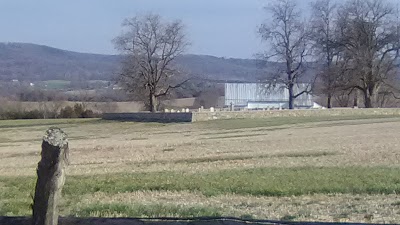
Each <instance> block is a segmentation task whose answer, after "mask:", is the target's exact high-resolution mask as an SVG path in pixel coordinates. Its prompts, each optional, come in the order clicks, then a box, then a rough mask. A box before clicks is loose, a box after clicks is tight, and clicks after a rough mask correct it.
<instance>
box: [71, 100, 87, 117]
mask: <svg viewBox="0 0 400 225" xmlns="http://www.w3.org/2000/svg"><path fill="white" fill-rule="evenodd" d="M74 112H75V115H76V116H77V117H79V118H84V117H82V116H83V114H84V113H85V107H83V105H82V104H78V103H76V104H75V105H74Z"/></svg>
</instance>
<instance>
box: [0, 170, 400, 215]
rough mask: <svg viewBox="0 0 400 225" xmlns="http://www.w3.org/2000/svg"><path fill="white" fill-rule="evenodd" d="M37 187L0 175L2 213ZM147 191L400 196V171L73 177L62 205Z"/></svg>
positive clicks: (23, 203)
mask: <svg viewBox="0 0 400 225" xmlns="http://www.w3.org/2000/svg"><path fill="white" fill-rule="evenodd" d="M34 183H35V180H34V178H33V177H0V211H2V212H6V215H27V213H29V212H30V211H29V209H30V208H29V207H30V203H31V195H32V194H33V190H34ZM142 190H148V191H190V192H196V193H202V194H204V195H206V196H217V195H221V194H228V193H230V194H238V195H252V196H294V195H308V194H333V193H343V194H393V193H400V168H371V167H348V168H336V167H335V168H314V167H301V168H257V169H246V170H226V171H218V172H211V173H198V174H186V173H177V172H158V173H132V174H126V173H123V174H107V175H96V176H70V177H67V181H66V184H65V187H64V191H63V193H64V199H65V201H66V202H68V204H67V205H64V206H63V207H66V208H71V207H73V206H75V205H76V204H77V203H78V202H79V201H80V200H81V198H82V197H83V196H84V195H90V194H93V193H96V192H102V193H105V194H107V195H114V194H118V193H129V192H135V191H142ZM107 207H108V208H110V207H111V206H107V205H106V206H103V208H100V209H101V210H103V211H104V210H105V211H104V212H107ZM131 207H134V206H129V207H128V209H127V210H128V211H132V212H136V211H135V210H136V209H135V208H131ZM100 209H99V212H100V211H101V210H100ZM89 211H91V210H89ZM83 215H86V214H83ZM129 215H130V214H129ZM132 215H133V214H132Z"/></svg>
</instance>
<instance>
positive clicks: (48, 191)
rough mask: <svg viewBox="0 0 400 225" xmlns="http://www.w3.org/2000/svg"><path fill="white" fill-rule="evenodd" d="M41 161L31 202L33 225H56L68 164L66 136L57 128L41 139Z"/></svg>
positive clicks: (48, 131)
mask: <svg viewBox="0 0 400 225" xmlns="http://www.w3.org/2000/svg"><path fill="white" fill-rule="evenodd" d="M41 156H42V158H41V160H40V162H39V164H38V168H37V176H38V179H37V182H36V188H35V197H34V200H33V207H32V210H33V218H32V224H33V225H57V223H58V207H57V205H58V202H59V200H60V197H61V189H62V187H63V185H64V182H65V167H66V166H67V164H68V141H67V135H66V134H65V133H64V132H63V131H62V130H61V129H59V128H50V129H49V130H47V132H46V135H45V136H44V138H43V143H42V153H41Z"/></svg>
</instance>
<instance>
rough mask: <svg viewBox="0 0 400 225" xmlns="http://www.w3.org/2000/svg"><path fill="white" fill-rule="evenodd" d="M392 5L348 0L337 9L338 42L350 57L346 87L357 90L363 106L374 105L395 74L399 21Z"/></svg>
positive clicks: (399, 49) (399, 44) (399, 45)
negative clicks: (361, 97) (338, 16)
mask: <svg viewBox="0 0 400 225" xmlns="http://www.w3.org/2000/svg"><path fill="white" fill-rule="evenodd" d="M395 9H396V8H395V6H394V5H392V4H390V3H389V2H387V1H384V0H362V1H361V0H349V1H348V2H347V3H346V4H345V5H344V6H343V7H342V8H341V9H340V10H339V13H340V22H339V26H340V31H341V35H340V36H341V40H340V44H341V45H342V46H343V47H344V48H345V51H346V52H347V54H348V56H349V57H350V59H351V63H349V66H350V67H352V72H351V73H349V76H348V79H347V80H348V85H347V87H346V88H348V89H356V90H359V91H360V92H361V93H362V95H363V99H364V105H365V107H366V108H372V107H374V106H375V105H376V103H377V99H378V96H379V94H380V91H381V90H384V92H385V93H386V92H387V90H388V88H387V87H388V86H391V81H392V80H393V78H394V77H395V76H397V69H398V68H397V65H396V62H398V59H399V55H400V32H399V27H400V24H399V23H398V20H397V19H396V18H397V17H396V10H395Z"/></svg>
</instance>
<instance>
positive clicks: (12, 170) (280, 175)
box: [0, 115, 400, 223]
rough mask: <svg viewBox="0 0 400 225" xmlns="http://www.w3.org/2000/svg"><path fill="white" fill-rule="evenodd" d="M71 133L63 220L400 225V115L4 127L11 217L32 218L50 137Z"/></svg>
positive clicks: (6, 201)
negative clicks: (51, 132) (53, 129)
mask: <svg viewBox="0 0 400 225" xmlns="http://www.w3.org/2000/svg"><path fill="white" fill-rule="evenodd" d="M50 126H58V127H61V128H62V129H63V130H65V132H67V134H68V135H69V143H70V161H71V165H70V166H69V167H68V170H67V181H66V184H65V187H64V191H63V199H62V205H61V206H60V211H61V215H64V216H68V215H72V216H83V217H87V216H102V217H114V216H117V217H159V216H178V217H191V216H235V217H243V218H258V219H278V220H301V221H354V222H375V223H396V222H398V221H400V197H399V196H398V193H399V192H400V166H399V165H400V151H399V147H400V138H399V137H400V136H399V133H400V117H395V116H389V115H388V116H336V117H318V118H307V117H298V118H295V117H281V118H270V119H236V120H218V121H209V122H199V123H193V124H157V123H131V122H110V121H101V120H98V119H87V120H86V119H84V120H31V121H29V120H27V121H0V215H7V216H23V215H30V204H31V202H32V194H33V191H34V182H35V170H36V165H37V162H38V161H39V159H40V156H39V151H40V144H41V137H42V135H43V134H44V131H45V130H46V129H47V128H48V127H50Z"/></svg>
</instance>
